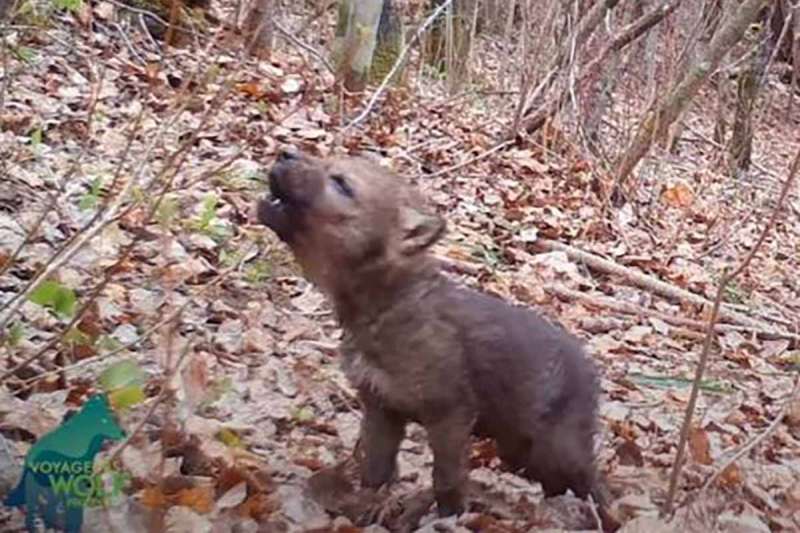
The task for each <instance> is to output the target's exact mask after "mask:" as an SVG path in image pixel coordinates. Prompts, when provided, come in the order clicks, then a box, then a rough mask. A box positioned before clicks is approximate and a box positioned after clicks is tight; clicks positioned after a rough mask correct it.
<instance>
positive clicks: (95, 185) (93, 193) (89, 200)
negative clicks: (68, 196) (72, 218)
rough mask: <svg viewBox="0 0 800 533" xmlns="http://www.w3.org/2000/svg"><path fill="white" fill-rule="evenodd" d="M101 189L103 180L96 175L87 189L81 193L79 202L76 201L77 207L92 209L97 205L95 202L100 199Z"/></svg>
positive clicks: (82, 209)
mask: <svg viewBox="0 0 800 533" xmlns="http://www.w3.org/2000/svg"><path fill="white" fill-rule="evenodd" d="M102 190H103V180H102V178H100V176H97V177H96V178H94V179H93V180H92V183H91V184H90V185H89V191H88V192H87V193H86V194H84V195H83V197H82V198H81V200H80V202H79V203H78V208H79V209H80V210H81V211H86V210H88V209H94V207H95V206H96V205H97V202H98V201H99V200H100V195H101V193H102Z"/></svg>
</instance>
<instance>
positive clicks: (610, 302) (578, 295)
mask: <svg viewBox="0 0 800 533" xmlns="http://www.w3.org/2000/svg"><path fill="white" fill-rule="evenodd" d="M545 292H548V293H551V294H554V295H555V296H558V297H559V298H564V299H569V300H580V301H583V302H586V303H588V304H589V305H593V306H596V307H604V308H606V309H611V310H613V311H618V312H621V313H626V314H630V315H637V316H649V317H653V318H657V319H659V320H662V321H664V322H666V323H667V324H672V325H674V326H683V327H686V328H689V329H692V330H697V331H703V330H704V329H705V328H706V327H707V324H706V323H705V322H702V321H700V320H692V319H691V318H684V317H681V316H676V315H669V314H667V313H661V312H659V311H656V310H654V309H648V308H647V307H642V306H640V305H636V304H632V303H630V302H621V301H619V300H615V299H613V298H609V297H607V296H596V295H591V294H586V293H583V292H580V291H575V290H572V289H568V288H567V287H564V286H562V285H556V286H554V287H545ZM714 331H715V332H717V333H728V332H732V331H735V332H739V333H750V334H754V335H755V336H756V337H757V338H758V339H759V340H770V341H771V340H788V341H790V342H791V343H792V344H791V345H790V348H792V349H794V348H796V347H797V346H800V336H798V335H792V334H789V333H785V334H784V333H779V332H774V331H765V330H756V329H752V328H750V327H748V326H735V325H731V324H717V325H716V326H714Z"/></svg>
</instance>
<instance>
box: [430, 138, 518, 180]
mask: <svg viewBox="0 0 800 533" xmlns="http://www.w3.org/2000/svg"><path fill="white" fill-rule="evenodd" d="M512 144H514V141H513V140H507V141H501V142H499V143H497V144H495V145H494V146H493V147H491V148H489V149H488V150H486V151H485V152H483V153H480V154H478V155H476V156H475V157H471V158H469V159H467V160H466V161H462V162H461V163H457V164H455V165H453V166H451V167H447V168H443V169H442V170H437V171H436V172H434V173H433V174H420V175H419V176H418V177H420V178H425V179H431V178H438V177H439V176H443V175H445V174H450V173H451V172H455V171H456V170H460V169H462V168H464V167H466V166H469V165H471V164H473V163H477V162H478V161H480V160H482V159H486V158H487V157H489V156H490V155H492V154H495V153H497V152H499V151H500V150H502V149H503V148H506V147H507V146H511V145H512Z"/></svg>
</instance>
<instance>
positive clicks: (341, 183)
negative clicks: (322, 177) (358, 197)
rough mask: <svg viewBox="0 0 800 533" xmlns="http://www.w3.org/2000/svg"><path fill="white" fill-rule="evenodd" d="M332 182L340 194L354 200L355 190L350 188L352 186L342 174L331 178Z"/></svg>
mask: <svg viewBox="0 0 800 533" xmlns="http://www.w3.org/2000/svg"><path fill="white" fill-rule="evenodd" d="M331 181H333V184H334V185H335V186H336V190H337V191H339V193H341V194H343V195H345V196H347V197H348V198H354V197H355V193H354V192H353V188H352V187H350V184H349V183H347V180H346V179H345V178H344V176H342V175H341V174H334V175H333V176H331Z"/></svg>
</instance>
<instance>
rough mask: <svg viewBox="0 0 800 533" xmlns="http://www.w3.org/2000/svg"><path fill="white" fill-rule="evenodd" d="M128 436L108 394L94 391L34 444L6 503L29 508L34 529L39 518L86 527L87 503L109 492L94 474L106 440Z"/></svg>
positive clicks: (71, 528)
mask: <svg viewBox="0 0 800 533" xmlns="http://www.w3.org/2000/svg"><path fill="white" fill-rule="evenodd" d="M124 436H125V432H124V431H123V430H122V428H120V427H119V425H117V422H116V420H115V417H114V413H113V411H112V410H111V407H110V406H109V404H108V399H107V398H106V396H105V394H97V395H95V396H92V397H91V398H90V399H89V400H88V401H87V402H86V403H85V404H84V405H83V407H82V408H81V410H80V411H78V412H77V413H76V414H74V415H73V416H72V417H70V418H69V419H68V420H66V421H65V422H64V423H62V424H61V425H60V426H59V427H57V428H56V429H54V430H53V431H51V432H50V433H47V434H46V435H44V436H43V437H42V438H41V439H39V440H38V441H37V442H36V444H34V445H33V446H32V447H31V449H30V450H29V451H28V454H27V455H26V456H25V466H24V469H23V471H22V479H20V481H19V483H18V484H17V486H16V487H15V488H14V490H12V491H11V492H10V493H9V494H8V496H7V497H6V499H5V501H4V503H5V505H8V506H12V507H23V506H24V507H25V525H26V527H27V529H28V531H31V532H33V531H35V530H36V519H37V518H41V519H42V521H43V522H44V525H45V526H46V527H48V528H54V529H59V530H62V531H67V532H70V533H72V532H78V531H80V529H81V526H82V525H83V509H84V507H86V506H91V505H99V504H100V503H102V502H103V501H104V498H106V497H107V494H106V491H105V488H104V483H103V480H102V479H101V478H100V476H98V475H97V474H95V473H94V457H95V455H97V453H98V452H99V451H100V448H101V447H102V445H103V443H104V442H105V441H107V440H119V439H121V438H122V437H124ZM114 478H115V479H114V485H115V486H114V490H121V487H120V486H118V481H119V479H118V478H119V476H114Z"/></svg>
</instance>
